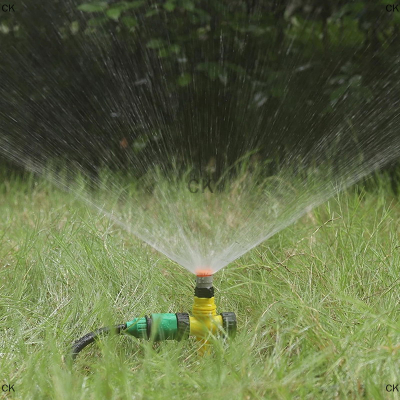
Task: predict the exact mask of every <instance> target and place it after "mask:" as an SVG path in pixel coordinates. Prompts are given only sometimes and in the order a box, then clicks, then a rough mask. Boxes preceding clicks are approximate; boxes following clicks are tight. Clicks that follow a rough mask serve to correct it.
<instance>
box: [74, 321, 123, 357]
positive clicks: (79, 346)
mask: <svg viewBox="0 0 400 400" xmlns="http://www.w3.org/2000/svg"><path fill="white" fill-rule="evenodd" d="M125 329H126V323H125V324H120V325H115V326H114V327H111V328H110V327H104V328H100V329H96V330H95V331H93V332H90V333H88V334H87V335H85V336H83V337H81V338H80V339H78V340H77V341H76V342H75V343H74V344H73V345H72V349H71V356H72V360H75V358H76V356H77V355H78V354H79V353H80V351H82V350H83V349H84V348H85V347H86V346H87V345H89V344H90V343H93V342H94V341H95V340H97V339H98V338H99V337H100V336H104V335H107V334H109V333H110V332H112V333H116V334H121V333H122V332H123V331H124V330H125Z"/></svg>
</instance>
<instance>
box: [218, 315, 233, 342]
mask: <svg viewBox="0 0 400 400" xmlns="http://www.w3.org/2000/svg"><path fill="white" fill-rule="evenodd" d="M220 315H221V317H222V326H223V328H224V330H225V332H226V335H227V336H229V337H231V338H234V337H235V335H236V329H237V323H236V314H235V313H234V312H223V313H221V314H220Z"/></svg>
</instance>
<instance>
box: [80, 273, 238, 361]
mask: <svg viewBox="0 0 400 400" xmlns="http://www.w3.org/2000/svg"><path fill="white" fill-rule="evenodd" d="M212 283H213V276H212V272H211V271H210V270H202V271H197V274H196V287H195V290H194V303H193V308H192V314H193V315H189V314H188V313H176V314H173V313H162V314H151V315H150V317H148V316H145V317H141V318H134V319H133V320H132V321H129V322H126V323H125V324H121V325H116V326H115V327H114V328H108V327H106V328H100V329H98V330H96V331H94V332H91V333H88V334H87V335H85V336H83V337H82V338H81V339H79V340H77V341H76V342H75V343H74V344H73V345H72V359H75V358H76V356H77V355H78V353H79V352H80V351H81V350H82V349H83V348H85V347H86V346H87V345H89V344H90V343H93V342H94V341H95V340H96V339H98V338H99V337H100V336H104V335H105V334H108V333H110V332H115V333H117V334H126V335H131V336H134V337H136V338H138V339H147V340H152V341H154V342H158V341H161V340H178V341H180V340H183V339H187V338H188V337H189V336H194V337H195V338H196V341H197V343H198V354H199V355H204V354H206V353H209V352H210V350H211V349H210V347H211V345H210V343H209V340H208V339H209V337H210V336H211V335H216V334H218V333H222V334H223V336H224V337H234V335H235V333H236V315H235V313H233V312H223V313H220V314H217V307H216V305H215V301H214V287H213V284H212Z"/></svg>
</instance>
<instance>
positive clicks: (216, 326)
mask: <svg viewBox="0 0 400 400" xmlns="http://www.w3.org/2000/svg"><path fill="white" fill-rule="evenodd" d="M192 312H193V316H190V317H189V318H190V335H192V336H194V337H195V338H196V340H197V342H198V344H199V349H198V351H199V354H200V355H204V354H206V353H208V352H209V351H210V343H209V341H208V338H209V337H210V335H215V334H217V333H218V332H222V330H223V319H222V315H217V307H216V305H215V300H214V288H213V286H212V275H206V276H204V275H203V276H199V275H197V279H196V289H195V296H194V303H193V309H192Z"/></svg>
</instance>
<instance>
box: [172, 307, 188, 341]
mask: <svg viewBox="0 0 400 400" xmlns="http://www.w3.org/2000/svg"><path fill="white" fill-rule="evenodd" d="M175 315H176V320H177V323H178V332H177V334H176V340H178V341H181V340H184V339H187V338H188V337H189V333H190V317H189V314H188V313H176V314H175Z"/></svg>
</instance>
